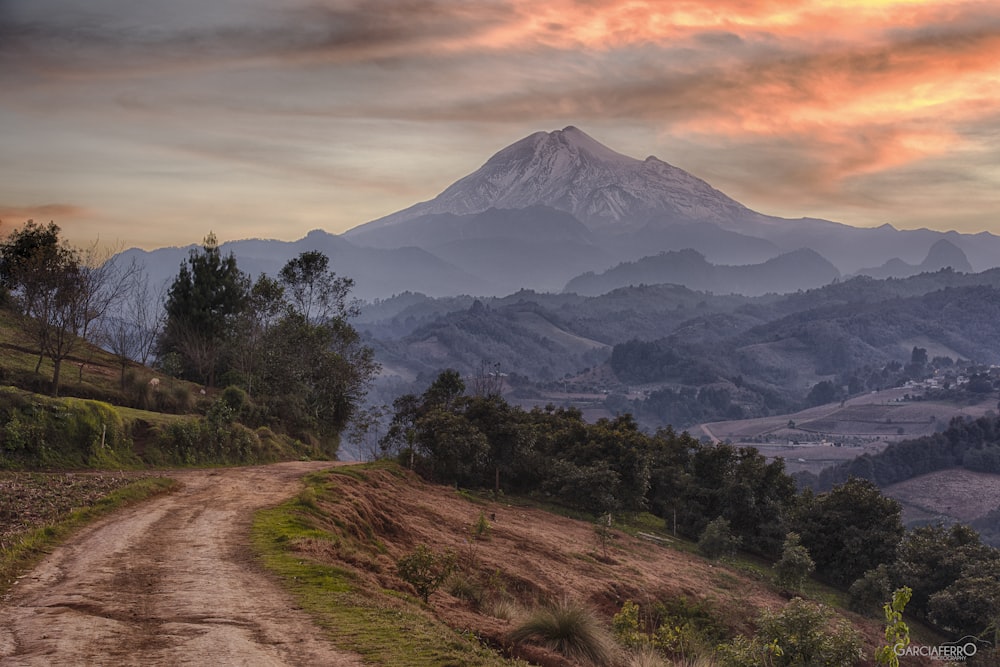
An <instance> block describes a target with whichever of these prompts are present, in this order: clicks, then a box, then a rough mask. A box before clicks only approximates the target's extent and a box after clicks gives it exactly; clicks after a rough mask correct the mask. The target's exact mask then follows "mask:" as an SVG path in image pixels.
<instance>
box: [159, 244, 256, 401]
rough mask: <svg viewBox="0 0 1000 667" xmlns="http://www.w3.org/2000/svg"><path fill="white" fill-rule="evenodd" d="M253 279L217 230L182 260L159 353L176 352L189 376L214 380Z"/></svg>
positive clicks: (167, 308)
mask: <svg viewBox="0 0 1000 667" xmlns="http://www.w3.org/2000/svg"><path fill="white" fill-rule="evenodd" d="M247 291H248V279H247V277H246V276H245V275H244V274H243V272H241V271H240V270H239V268H238V267H237V266H236V258H235V257H234V256H233V255H232V253H230V254H229V255H228V256H226V257H223V256H222V252H221V251H220V250H219V243H218V240H217V239H216V237H215V235H214V234H211V233H210V234H209V235H208V236H206V237H205V241H204V243H203V244H202V247H201V249H199V250H192V251H191V254H190V256H189V257H188V258H187V260H186V261H185V262H184V263H182V264H181V267H180V272H179V273H178V274H177V277H176V278H175V279H174V282H173V284H172V285H171V287H170V291H169V292H168V294H167V303H166V324H165V326H164V330H163V334H162V336H161V337H160V344H159V351H160V355H161V356H163V355H166V354H169V353H175V354H176V355H178V357H179V358H180V360H181V364H182V366H181V371H182V375H183V376H184V377H187V378H189V379H192V380H197V381H199V382H203V383H205V384H207V385H209V386H213V385H214V384H215V381H216V377H217V375H218V372H219V370H220V368H221V367H222V365H223V361H224V357H225V354H226V352H227V350H228V349H230V345H229V344H230V342H231V338H232V335H233V331H234V327H233V323H234V321H235V319H236V318H237V316H238V315H239V314H240V313H241V312H242V309H243V307H244V305H245V303H246V299H247Z"/></svg>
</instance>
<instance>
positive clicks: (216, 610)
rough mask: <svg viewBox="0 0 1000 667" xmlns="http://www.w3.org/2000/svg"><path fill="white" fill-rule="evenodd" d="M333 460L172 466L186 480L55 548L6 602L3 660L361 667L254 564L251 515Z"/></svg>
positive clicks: (0, 613) (0, 643)
mask: <svg viewBox="0 0 1000 667" xmlns="http://www.w3.org/2000/svg"><path fill="white" fill-rule="evenodd" d="M330 465H331V464H330V463H315V462H294V463H282V464H277V465H272V466H259V467H252V468H228V469H220V470H211V471H208V470H198V471H178V472H173V473H168V474H169V475H170V476H171V477H175V478H177V479H178V480H179V481H181V482H182V483H183V484H184V487H183V488H182V489H181V490H179V491H177V492H176V493H173V494H171V495H169V496H163V497H160V498H156V499H154V500H152V501H149V502H146V503H143V504H141V505H138V506H136V507H133V508H129V509H127V510H124V511H123V512H120V513H117V514H115V515H113V516H111V517H107V518H105V519H103V520H101V521H99V522H97V523H95V524H93V525H91V526H88V527H87V528H86V529H84V530H83V531H81V532H80V533H79V534H77V535H76V536H74V537H73V538H72V539H71V540H70V541H69V542H67V543H66V544H65V545H63V546H60V547H59V548H57V549H56V550H55V551H53V553H52V554H50V555H49V556H48V557H46V558H45V560H44V561H43V562H42V563H41V564H40V565H39V566H38V567H37V568H35V570H33V571H32V572H31V573H29V574H28V575H26V576H25V577H23V578H22V579H20V581H19V582H18V583H17V584H16V585H15V586H14V587H13V588H12V590H11V591H10V594H9V595H8V597H7V599H5V600H4V602H3V606H2V607H0V665H3V666H7V665H46V666H48V665H88V666H89V665H114V666H116V667H118V666H121V665H143V666H144V667H150V666H156V665H219V666H224V665H248V666H249V665H252V666H254V667H256V666H258V665H261V666H263V665H330V666H334V667H339V666H353V665H361V664H362V662H361V660H360V658H359V657H358V656H355V655H352V654H349V653H346V652H344V651H340V650H338V649H337V648H336V647H335V646H333V645H332V644H330V643H329V642H328V641H326V640H325V639H324V638H323V633H322V631H321V630H319V629H318V628H316V627H315V626H314V625H313V624H312V622H311V621H310V619H309V617H308V616H307V615H306V614H305V613H304V612H302V611H301V610H299V609H298V608H296V606H295V603H294V602H293V600H292V599H291V598H290V597H289V596H288V595H287V594H286V593H285V592H284V591H282V590H281V589H280V588H279V587H278V586H277V585H276V584H275V583H274V582H273V581H272V579H271V578H270V577H269V576H268V575H267V574H266V573H264V572H262V571H261V569H260V567H259V565H258V564H257V563H255V562H254V560H253V557H252V554H251V551H250V546H249V531H250V524H251V520H252V516H253V512H254V511H255V510H257V509H260V508H262V507H267V506H271V505H275V504H277V503H279V502H281V501H282V500H284V499H286V498H288V497H290V496H292V495H293V494H295V493H296V492H297V490H298V489H299V487H300V482H299V480H300V478H301V477H302V475H304V474H306V473H307V472H310V471H313V470H318V469H321V468H324V467H329V466H330Z"/></svg>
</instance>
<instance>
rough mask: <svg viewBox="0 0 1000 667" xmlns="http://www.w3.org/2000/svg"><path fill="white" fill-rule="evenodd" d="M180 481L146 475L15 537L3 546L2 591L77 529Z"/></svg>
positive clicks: (0, 554)
mask: <svg viewBox="0 0 1000 667" xmlns="http://www.w3.org/2000/svg"><path fill="white" fill-rule="evenodd" d="M178 487H179V484H178V483H177V482H176V481H175V480H172V479H166V478H163V477H146V478H143V479H140V480H137V481H135V482H132V483H130V484H127V485H126V486H123V487H120V488H118V489H115V490H113V491H111V492H110V493H108V494H107V495H104V496H102V497H100V498H98V499H96V500H94V501H92V502H91V504H88V505H86V506H84V507H81V508H78V509H74V510H72V511H69V512H67V513H64V514H61V515H60V516H58V517H55V518H53V519H52V520H51V521H50V522H49V523H47V524H45V525H41V526H38V527H36V528H33V529H30V530H28V531H26V532H24V533H22V534H20V535H16V536H14V537H12V538H11V539H10V540H9V542H8V543H6V544H4V548H3V549H0V593H4V592H6V590H7V589H8V588H9V587H10V585H11V584H12V583H14V581H15V580H16V578H17V576H18V575H19V574H21V573H22V572H26V571H28V570H30V569H31V568H32V567H34V566H35V565H36V564H37V563H38V562H39V561H40V560H41V559H42V558H43V557H44V556H45V554H47V553H49V552H50V551H51V550H52V549H53V548H54V547H55V546H56V545H57V544H59V543H60V542H62V541H63V540H65V539H66V538H67V537H69V536H70V535H72V534H73V533H74V532H75V531H77V530H79V529H80V528H82V527H83V526H85V525H87V524H88V523H91V522H93V521H95V520H97V519H99V518H100V517H103V516H105V515H107V514H110V513H111V512H113V511H115V510H118V509H121V508H123V507H128V506H130V505H134V504H136V503H139V502H141V501H143V500H146V499H148V498H152V497H154V496H157V495H160V494H163V493H170V492H172V491H174V490H176V489H177V488H178Z"/></svg>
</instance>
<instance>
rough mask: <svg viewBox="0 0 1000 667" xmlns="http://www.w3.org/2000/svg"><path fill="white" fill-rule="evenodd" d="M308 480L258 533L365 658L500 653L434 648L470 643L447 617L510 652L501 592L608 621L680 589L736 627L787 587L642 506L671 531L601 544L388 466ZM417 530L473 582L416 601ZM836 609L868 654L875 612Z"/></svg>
mask: <svg viewBox="0 0 1000 667" xmlns="http://www.w3.org/2000/svg"><path fill="white" fill-rule="evenodd" d="M307 484H308V486H307V488H306V490H305V491H303V492H302V494H300V495H299V497H297V498H296V499H294V500H292V501H289V502H288V503H286V504H285V505H283V506H281V507H279V508H276V509H274V510H269V511H267V512H262V513H261V514H260V515H259V516H258V518H257V521H256V524H255V528H254V535H255V544H256V546H257V549H258V550H259V552H260V553H261V554H263V557H264V560H265V563H266V564H267V566H268V567H269V568H271V569H272V570H274V571H275V572H277V573H278V574H279V575H281V577H282V578H283V579H284V580H285V581H286V583H287V584H288V585H289V587H290V588H291V589H292V590H293V592H294V593H295V594H296V596H297V597H298V598H299V600H300V601H301V603H302V604H303V606H304V607H306V608H307V609H309V610H310V611H311V612H312V613H313V614H314V615H315V616H316V617H317V618H319V619H320V621H321V623H322V624H323V625H324V627H326V628H328V631H329V632H330V634H331V636H332V638H333V639H334V641H336V642H337V643H338V644H341V645H343V646H345V647H346V648H350V649H352V650H355V651H358V652H360V653H361V654H362V655H365V656H366V658H367V659H369V660H371V661H372V662H373V663H374V664H384V665H392V664H403V663H405V664H413V665H417V664H428V665H431V664H433V665H441V664H499V663H494V662H489V659H488V658H480V657H477V658H475V659H472V658H470V657H468V656H466V657H464V658H461V659H460V658H458V657H446V656H445V655H443V654H440V653H436V651H438V650H444V649H440V647H441V646H444V645H445V644H442V643H441V642H442V641H444V639H445V638H447V639H448V640H449V641H448V642H447V645H448V646H449V647H451V648H449V651H450V650H454V651H458V652H459V653H455V654H451V653H449V654H448V656H458V655H461V652H462V651H465V650H468V651H474V650H475V649H474V647H473V648H462V646H463V644H462V641H463V640H462V639H461V637H460V636H459V635H458V634H455V632H453V631H452V632H449V631H447V630H444V629H442V627H441V625H440V624H441V623H442V622H443V623H445V624H447V625H448V626H450V627H451V628H455V629H457V630H460V631H462V633H463V634H465V635H471V636H475V637H477V638H479V639H480V640H481V641H482V642H483V643H485V644H486V645H488V646H492V647H494V648H499V649H501V650H503V651H506V652H508V655H509V654H510V653H509V651H510V647H509V646H508V645H507V642H506V635H507V633H508V631H509V630H510V628H511V627H512V625H511V622H510V621H509V620H504V619H503V618H497V617H496V615H495V614H492V613H487V611H488V610H490V609H491V604H492V603H493V602H495V601H496V600H498V599H503V600H506V601H507V602H509V603H513V605H514V606H516V607H520V608H521V609H527V608H530V607H534V606H537V605H538V604H540V603H543V602H545V601H553V600H558V599H561V598H573V599H577V600H580V601H583V602H585V603H586V604H588V605H590V606H592V607H594V608H595V609H597V610H598V611H599V612H600V614H601V615H602V616H603V617H604V618H605V619H606V620H608V621H610V617H611V616H612V615H613V614H614V613H615V612H617V611H618V610H619V609H620V608H621V605H622V603H623V602H624V601H625V600H629V599H631V600H634V601H636V602H637V603H639V604H640V606H641V607H643V608H647V609H652V608H653V606H654V605H655V603H657V602H668V603H669V602H670V601H673V602H674V603H677V601H680V604H681V605H682V606H685V605H686V607H687V608H689V609H696V610H698V613H700V614H705V615H708V616H710V617H711V619H712V623H714V624H716V625H717V626H718V627H720V628H723V629H724V630H725V632H726V634H727V635H729V636H732V635H735V634H737V633H741V632H742V633H749V632H752V619H753V618H754V617H755V616H756V615H757V613H758V612H759V611H760V610H762V609H765V608H767V609H774V608H777V607H780V606H781V605H783V604H784V603H785V602H787V599H788V598H789V597H790V595H789V594H787V593H784V592H782V591H780V590H778V589H777V588H776V587H774V586H773V585H772V583H771V581H772V575H771V572H770V568H769V566H768V565H767V564H765V563H762V562H759V561H754V560H751V559H737V560H735V561H732V562H730V563H727V564H719V563H712V562H709V561H707V560H705V559H703V558H701V557H700V556H697V555H695V554H694V553H693V545H692V544H690V543H688V542H685V541H683V540H676V539H671V538H670V537H669V536H666V535H663V534H662V532H661V531H659V530H658V528H659V527H660V526H662V524H661V523H660V522H659V521H657V520H655V519H651V518H649V517H647V518H646V519H644V520H642V521H640V522H638V523H637V524H636V525H635V526H632V527H631V528H630V529H629V531H628V532H632V533H637V532H647V533H648V532H660V534H661V536H662V537H663V538H665V539H667V540H669V541H668V542H667V543H665V544H660V543H655V542H651V541H649V540H645V539H639V538H637V537H633V536H632V535H629V534H628V533H627V532H625V531H614V532H615V537H614V539H613V540H612V541H611V542H612V543H611V546H610V547H609V552H608V557H607V558H605V557H604V556H603V554H602V553H601V551H602V549H601V547H600V546H599V543H598V541H597V539H596V537H595V530H594V525H593V524H592V523H590V522H589V521H581V520H575V519H571V518H567V517H561V516H556V515H553V514H551V513H548V512H545V511H543V510H540V509H537V508H534V507H531V506H527V505H516V504H512V503H509V502H507V501H506V500H503V501H502V502H496V501H492V500H488V499H479V498H475V497H469V496H468V495H463V494H459V493H456V492H455V490H454V489H451V488H447V487H439V486H432V485H428V484H425V483H423V482H420V481H419V480H417V479H416V478H414V477H412V476H411V475H410V474H409V473H405V472H403V471H402V470H400V469H398V468H396V467H393V466H387V465H373V466H364V467H351V468H347V469H343V468H342V469H337V470H332V471H329V472H325V473H321V474H317V475H313V476H311V477H310V478H309V479H308V480H307ZM480 512H485V513H486V515H487V516H490V515H492V516H493V517H494V518H493V520H492V522H491V523H492V529H491V535H490V539H488V540H486V541H470V539H469V535H470V533H469V531H470V528H471V526H472V524H473V522H474V521H475V520H476V518H477V517H478V516H479V513H480ZM643 521H644V522H645V523H643ZM417 544H427V545H429V546H430V547H431V548H432V549H434V550H437V551H444V550H451V551H453V552H454V553H455V554H457V555H458V557H459V562H460V563H461V567H460V569H461V571H462V572H463V573H464V574H463V576H464V578H465V580H466V581H467V582H471V588H472V589H476V590H478V592H476V590H473V591H472V592H470V591H464V592H460V591H456V592H459V597H456V596H455V595H452V594H450V593H448V592H446V591H445V590H444V589H441V590H439V591H437V592H435V593H434V594H433V595H432V596H431V598H430V604H429V605H423V604H421V603H420V602H419V600H418V599H417V598H416V597H415V595H414V594H413V590H412V589H411V588H410V587H409V586H408V585H407V584H405V583H403V582H402V581H401V580H400V579H399V578H398V576H397V575H396V570H395V563H396V562H397V560H398V559H399V558H400V557H401V556H403V555H405V554H407V553H409V552H410V551H412V549H413V548H414V547H415V546H416V545H417ZM477 586H478V589H477ZM453 590H454V589H453ZM804 595H805V597H807V598H812V599H815V600H817V601H820V602H823V603H824V604H831V605H834V606H837V605H840V604H842V603H843V594H842V593H839V592H837V591H834V590H832V589H829V588H827V587H824V586H822V585H820V584H817V583H814V582H810V584H808V585H807V587H806V590H805V593H804ZM470 599H473V600H475V601H471V602H470ZM508 606H509V605H508ZM843 613H844V615H845V616H847V617H848V618H849V619H850V620H851V622H852V623H853V624H854V625H855V627H856V628H857V629H858V630H859V631H860V632H861V633H862V635H863V636H864V641H865V646H866V648H865V653H866V655H868V656H871V655H872V652H873V650H874V647H875V646H876V645H877V643H878V642H879V640H880V638H881V632H882V628H881V625H880V624H879V623H877V622H875V621H869V620H867V619H863V618H861V617H859V616H857V615H855V614H850V613H847V612H843ZM400 628H403V630H402V631H400ZM928 640H929V641H933V640H934V638H933V637H928ZM532 650H533V649H532ZM514 654H515V655H519V656H520V657H525V658H529V657H530V659H531V660H532V661H533V662H537V661H538V660H539V657H538V656H537V655H532V656H528V655H526V654H524V653H518V651H517V650H515V651H514ZM469 655H472V654H469ZM476 655H478V654H476ZM402 656H405V660H403V658H402ZM548 659H551V656H549V658H548ZM401 660H402V662H400V661H401ZM542 661H543V663H544V662H545V661H546V658H545V656H542ZM547 664H558V663H557V662H548V663H547Z"/></svg>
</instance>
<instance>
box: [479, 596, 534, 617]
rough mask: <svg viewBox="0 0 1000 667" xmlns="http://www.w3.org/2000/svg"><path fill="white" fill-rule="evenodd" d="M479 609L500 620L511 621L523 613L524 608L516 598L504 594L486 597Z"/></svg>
mask: <svg viewBox="0 0 1000 667" xmlns="http://www.w3.org/2000/svg"><path fill="white" fill-rule="evenodd" d="M481 611H482V613H484V614H486V615H487V616H492V617H493V618H499V619H500V620H501V621H512V620H514V619H515V618H518V617H520V616H522V615H523V614H524V608H523V607H522V606H521V605H520V604H519V603H518V601H517V600H515V599H513V598H509V597H505V596H501V597H495V598H490V599H488V600H487V601H486V602H484V603H483V605H482V609H481Z"/></svg>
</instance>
